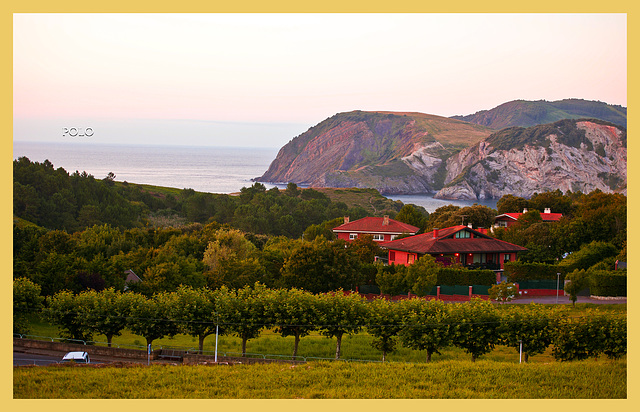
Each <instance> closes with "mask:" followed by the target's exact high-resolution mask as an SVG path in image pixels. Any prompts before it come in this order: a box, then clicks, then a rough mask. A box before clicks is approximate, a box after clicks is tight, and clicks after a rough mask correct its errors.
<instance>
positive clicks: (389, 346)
mask: <svg viewBox="0 0 640 412" xmlns="http://www.w3.org/2000/svg"><path fill="white" fill-rule="evenodd" d="M367 309H368V320H367V328H366V329H367V332H369V334H370V335H371V336H373V340H372V341H371V346H373V348H374V349H377V350H379V351H381V352H382V362H384V361H385V360H386V358H387V354H388V353H392V352H394V351H395V349H396V343H397V340H398V333H400V330H401V329H402V312H401V307H400V306H398V305H396V304H395V303H394V302H391V301H389V300H387V299H375V300H374V301H373V302H371V303H369V304H368V305H367Z"/></svg>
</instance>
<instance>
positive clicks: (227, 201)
mask: <svg viewBox="0 0 640 412" xmlns="http://www.w3.org/2000/svg"><path fill="white" fill-rule="evenodd" d="M115 177H116V176H115V175H114V174H113V173H109V175H107V176H106V177H105V178H104V179H95V178H94V177H93V176H92V175H89V174H87V173H86V172H82V173H79V172H77V171H76V172H74V173H72V174H69V173H68V172H67V171H66V170H64V169H63V168H57V169H56V168H54V165H53V164H51V162H49V161H48V160H45V161H44V162H42V163H39V162H31V161H30V160H29V159H28V158H27V157H20V158H19V159H17V160H14V162H13V182H14V183H13V213H14V215H15V216H16V217H19V218H21V219H24V220H27V221H29V222H32V223H35V224H36V225H38V226H42V227H45V228H47V229H50V230H62V231H65V232H68V233H74V232H77V231H81V230H84V229H86V228H89V227H92V226H94V225H102V224H108V225H110V226H112V227H115V228H119V229H122V230H124V229H131V228H135V227H145V226H147V225H149V224H150V223H153V220H154V219H155V218H165V220H169V221H170V220H172V219H173V220H176V221H181V222H186V223H203V224H205V223H209V222H212V221H215V222H218V223H222V224H225V223H226V224H229V225H231V226H233V227H235V228H238V229H240V230H243V231H246V232H252V233H258V234H269V235H274V236H288V237H292V238H298V237H300V236H302V233H303V232H304V230H305V229H306V228H307V227H309V226H310V225H312V224H320V223H322V222H324V221H328V220H332V219H335V218H337V217H341V216H345V215H348V216H351V218H352V219H359V218H361V217H364V216H366V215H367V211H366V210H365V209H364V208H362V207H357V206H356V207H352V208H349V207H347V205H346V204H345V203H343V202H332V201H331V200H330V199H329V198H328V197H327V196H326V195H325V194H323V193H321V192H318V191H316V190H313V189H305V190H300V189H298V187H297V186H296V185H295V184H290V185H289V186H288V187H287V189H286V190H279V189H278V188H273V189H269V190H267V189H266V188H265V187H264V185H262V184H260V183H255V184H254V185H253V186H251V187H248V188H242V190H241V192H240V194H239V195H238V196H231V195H224V194H212V193H201V192H196V191H195V190H193V189H184V190H173V191H172V190H159V192H154V191H149V190H144V189H143V188H142V187H141V186H139V185H135V184H128V183H126V182H124V183H122V182H116V181H115V180H114V179H115ZM396 212H397V210H389V211H380V214H381V215H382V214H389V213H391V214H393V215H395V213H396Z"/></svg>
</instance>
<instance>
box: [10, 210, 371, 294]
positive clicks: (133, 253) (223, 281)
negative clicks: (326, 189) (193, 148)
mask: <svg viewBox="0 0 640 412" xmlns="http://www.w3.org/2000/svg"><path fill="white" fill-rule="evenodd" d="M380 253H381V250H380V248H379V246H378V244H377V243H376V242H374V241H373V240H372V239H371V237H364V238H362V239H359V240H357V241H355V242H350V243H346V242H344V241H333V242H329V241H327V240H324V239H323V238H321V237H320V238H317V239H316V240H315V241H313V242H307V241H303V240H301V239H290V238H288V237H285V236H264V235H256V234H252V233H244V232H241V231H239V230H237V229H233V228H230V227H229V226H225V225H220V224H218V223H215V222H214V223H209V224H206V225H202V224H199V223H193V224H190V225H186V226H182V227H180V228H133V229H127V230H124V231H122V230H119V229H117V228H114V227H112V226H110V225H106V224H105V225H96V226H93V227H90V228H88V229H86V230H83V231H81V232H76V233H74V234H69V233H67V232H65V231H61V230H46V229H44V228H41V227H38V226H34V225H18V224H16V225H14V229H13V277H14V279H16V278H19V277H25V278H28V279H30V280H32V281H33V282H34V283H37V284H39V285H41V286H42V293H43V294H44V295H45V296H50V295H53V294H55V293H57V292H59V291H62V290H69V291H72V292H80V291H83V290H86V289H93V290H103V289H105V288H109V287H114V288H115V289H117V290H124V288H125V286H127V287H128V288H129V289H130V290H133V291H136V292H139V293H143V294H145V295H149V296H150V295H152V294H153V293H156V292H163V291H174V290H176V289H177V288H178V286H180V285H188V286H192V287H203V286H208V287H210V288H213V289H215V288H219V287H221V286H227V287H231V288H241V287H243V286H245V285H252V284H254V283H255V282H261V283H263V284H265V285H267V286H269V287H300V288H304V289H306V290H308V291H311V292H314V293H319V292H326V291H330V290H336V289H339V288H344V289H353V288H355V287H356V286H358V285H361V284H367V283H374V282H375V277H376V273H377V269H376V267H375V265H374V264H373V262H374V257H375V256H376V255H377V254H380ZM128 270H132V271H133V272H134V273H135V274H136V275H137V276H139V278H140V279H141V280H142V281H141V282H138V283H131V284H128V285H125V279H126V276H127V275H126V274H125V271H128Z"/></svg>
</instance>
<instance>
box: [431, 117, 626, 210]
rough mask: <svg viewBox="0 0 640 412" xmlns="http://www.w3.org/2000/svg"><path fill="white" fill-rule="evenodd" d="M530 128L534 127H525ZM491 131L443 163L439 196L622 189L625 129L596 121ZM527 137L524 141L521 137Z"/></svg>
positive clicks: (500, 195) (492, 196) (624, 160)
mask: <svg viewBox="0 0 640 412" xmlns="http://www.w3.org/2000/svg"><path fill="white" fill-rule="evenodd" d="M530 129H533V128H530ZM530 129H526V133H523V132H525V129H521V128H519V129H518V130H515V129H514V130H513V131H512V141H513V142H515V147H508V145H507V146H506V147H505V142H506V141H508V140H509V136H505V134H504V133H503V134H502V135H500V136H498V135H497V134H496V135H492V136H491V137H489V138H488V139H487V140H485V141H482V142H480V143H478V144H475V145H473V146H472V147H469V148H467V149H464V150H462V151H461V152H459V153H458V154H456V155H454V156H452V157H451V158H449V159H448V160H447V163H446V170H447V174H446V178H445V187H444V188H443V189H441V190H440V191H439V192H438V193H437V194H436V196H435V197H437V198H440V199H468V200H476V199H489V198H500V197H502V196H503V195H505V194H513V195H515V196H520V197H525V198H528V197H531V195H533V193H535V192H544V191H548V190H551V191H552V190H556V189H560V190H562V191H563V192H566V191H569V190H571V191H582V192H585V193H587V192H591V191H593V190H595V189H600V190H602V191H603V192H613V191H617V192H621V193H625V194H626V187H627V149H626V131H624V130H623V129H622V128H621V127H617V126H615V125H612V124H606V123H603V122H595V121H563V122H557V123H554V124H552V125H549V127H545V128H540V130H530ZM523 135H526V136H527V139H529V140H528V141H523V138H522V136H523Z"/></svg>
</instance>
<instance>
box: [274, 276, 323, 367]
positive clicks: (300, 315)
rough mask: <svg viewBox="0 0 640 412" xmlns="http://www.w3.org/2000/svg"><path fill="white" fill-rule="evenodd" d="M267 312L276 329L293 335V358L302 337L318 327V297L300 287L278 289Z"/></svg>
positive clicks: (284, 333)
mask: <svg viewBox="0 0 640 412" xmlns="http://www.w3.org/2000/svg"><path fill="white" fill-rule="evenodd" d="M268 305H269V307H268V309H267V312H268V314H269V316H270V317H271V322H270V323H273V325H274V326H275V327H276V329H275V331H276V332H278V333H279V334H280V336H282V337H287V336H293V338H294V340H293V359H294V360H295V358H296V356H298V344H299V343H300V339H301V338H303V337H304V336H307V335H308V334H309V333H311V332H312V331H314V330H316V329H317V328H318V324H319V319H320V316H319V312H318V297H317V296H316V295H313V294H311V293H309V292H306V291H304V290H300V289H295V288H294V289H290V290H287V289H278V290H275V291H274V292H273V295H272V299H271V300H269V302H268Z"/></svg>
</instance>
